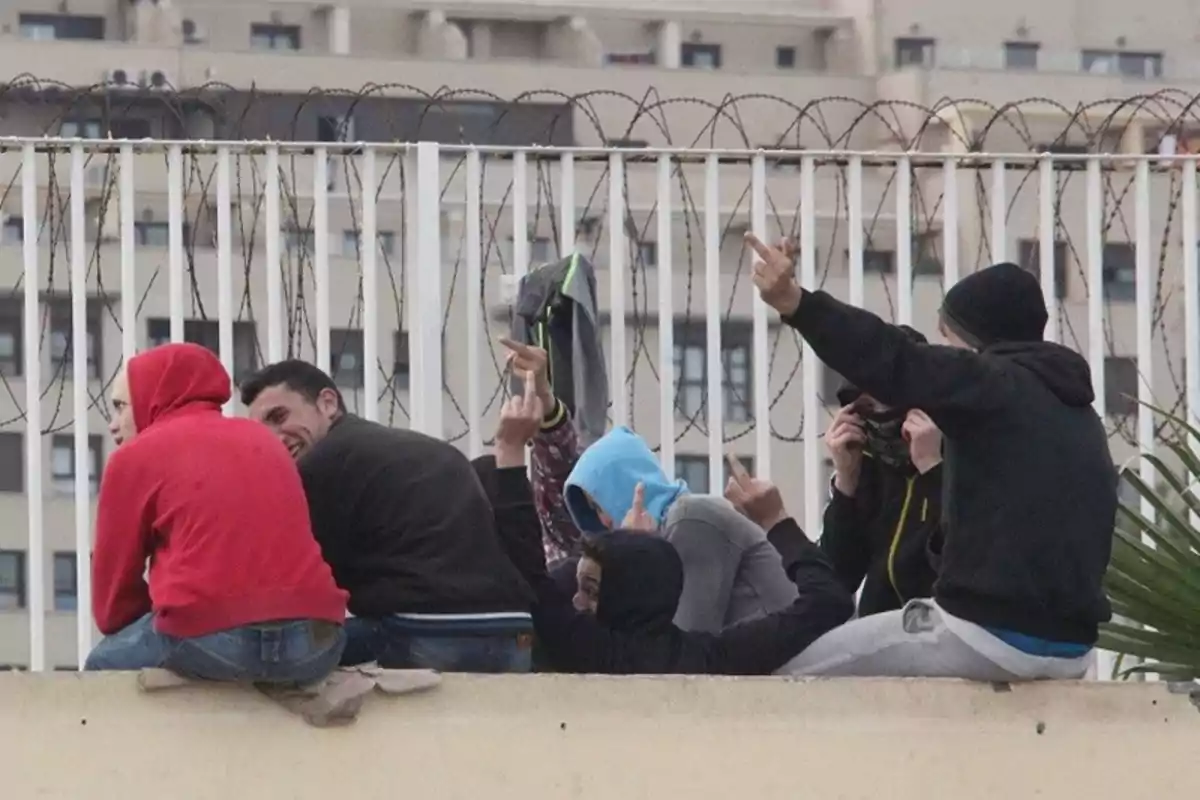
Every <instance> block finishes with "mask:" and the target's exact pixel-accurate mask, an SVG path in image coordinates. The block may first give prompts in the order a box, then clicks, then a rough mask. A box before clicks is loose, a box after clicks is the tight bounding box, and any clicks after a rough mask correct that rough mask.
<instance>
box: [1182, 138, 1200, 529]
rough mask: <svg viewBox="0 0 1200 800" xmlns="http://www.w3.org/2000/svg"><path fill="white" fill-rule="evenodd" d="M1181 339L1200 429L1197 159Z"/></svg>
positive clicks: (1199, 443) (1191, 410)
mask: <svg viewBox="0 0 1200 800" xmlns="http://www.w3.org/2000/svg"><path fill="white" fill-rule="evenodd" d="M1181 193H1182V195H1183V208H1182V211H1183V220H1182V225H1183V237H1182V239H1183V328H1184V334H1183V341H1184V348H1183V349H1184V359H1185V361H1186V373H1185V375H1184V382H1185V387H1186V388H1185V394H1186V399H1187V412H1186V413H1187V416H1186V419H1187V421H1188V423H1189V424H1190V425H1191V426H1192V428H1194V429H1200V275H1197V270H1200V263H1198V262H1200V258H1198V257H1197V256H1200V253H1197V250H1198V249H1200V225H1198V224H1197V219H1196V213H1197V211H1198V210H1200V204H1197V202H1196V162H1195V161H1193V160H1190V159H1189V160H1188V161H1185V162H1184V164H1183V186H1182V188H1181ZM1188 438H1189V440H1190V442H1189V445H1190V447H1191V448H1192V450H1194V451H1197V452H1200V439H1198V438H1197V437H1195V436H1189V437H1188ZM1198 489H1200V484H1194V485H1193V486H1192V491H1193V492H1196V491H1197V490H1198ZM1188 517H1189V519H1190V520H1191V524H1192V525H1194V526H1200V514H1196V513H1195V512H1188Z"/></svg>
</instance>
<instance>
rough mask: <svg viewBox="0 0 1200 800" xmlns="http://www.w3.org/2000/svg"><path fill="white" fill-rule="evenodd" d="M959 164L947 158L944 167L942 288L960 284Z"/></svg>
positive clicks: (947, 288)
mask: <svg viewBox="0 0 1200 800" xmlns="http://www.w3.org/2000/svg"><path fill="white" fill-rule="evenodd" d="M959 272H960V270H959V268H958V162H957V161H956V160H954V159H953V158H947V159H946V163H945V164H944V165H943V166H942V286H943V288H944V289H946V290H949V288H950V287H951V286H953V285H954V284H956V283H958V278H959Z"/></svg>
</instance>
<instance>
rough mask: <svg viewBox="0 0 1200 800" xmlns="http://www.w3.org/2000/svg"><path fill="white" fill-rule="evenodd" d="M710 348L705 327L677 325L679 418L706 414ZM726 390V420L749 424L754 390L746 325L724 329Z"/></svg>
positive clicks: (722, 337) (676, 366)
mask: <svg viewBox="0 0 1200 800" xmlns="http://www.w3.org/2000/svg"><path fill="white" fill-rule="evenodd" d="M707 353H708V347H707V343H706V334H705V327H704V325H703V324H700V325H676V327H675V383H676V386H677V397H676V408H677V410H678V412H679V415H680V416H682V417H684V418H687V419H691V418H692V417H696V416H701V415H703V414H704V413H705V410H706V407H707V403H705V397H706V393H707V391H708V355H707ZM721 363H722V372H723V373H724V374H723V376H722V381H721V384H722V387H723V388H724V392H723V394H724V397H723V400H722V402H723V408H722V411H723V412H724V418H725V420H726V421H728V422H747V421H749V419H750V406H751V403H752V402H753V399H752V394H751V388H750V329H749V328H748V327H746V326H743V325H737V326H733V325H723V326H722V330H721Z"/></svg>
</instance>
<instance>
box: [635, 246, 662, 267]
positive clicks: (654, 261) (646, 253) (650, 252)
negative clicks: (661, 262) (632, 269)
mask: <svg viewBox="0 0 1200 800" xmlns="http://www.w3.org/2000/svg"><path fill="white" fill-rule="evenodd" d="M637 262H638V263H639V264H641V265H642V266H643V267H644V268H646V269H652V268H654V267H657V266H658V242H638V245H637Z"/></svg>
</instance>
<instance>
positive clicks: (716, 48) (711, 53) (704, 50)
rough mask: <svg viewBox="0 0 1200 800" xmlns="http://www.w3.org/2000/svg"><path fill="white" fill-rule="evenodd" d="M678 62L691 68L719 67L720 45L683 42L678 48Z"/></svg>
mask: <svg viewBox="0 0 1200 800" xmlns="http://www.w3.org/2000/svg"><path fill="white" fill-rule="evenodd" d="M679 63H680V65H682V66H685V67H692V68H693V69H720V68H721V45H719V44H701V43H699V42H684V43H683V45H682V46H681V47H680V48H679Z"/></svg>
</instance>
